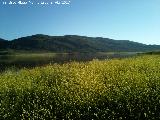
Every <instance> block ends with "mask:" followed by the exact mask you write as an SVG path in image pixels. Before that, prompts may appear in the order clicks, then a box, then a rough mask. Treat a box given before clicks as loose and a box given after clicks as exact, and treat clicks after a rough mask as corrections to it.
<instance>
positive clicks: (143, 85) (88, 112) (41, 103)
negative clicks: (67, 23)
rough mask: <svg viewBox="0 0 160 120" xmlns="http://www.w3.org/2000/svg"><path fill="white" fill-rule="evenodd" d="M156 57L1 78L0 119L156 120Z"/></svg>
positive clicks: (159, 64) (159, 60)
mask: <svg viewBox="0 0 160 120" xmlns="http://www.w3.org/2000/svg"><path fill="white" fill-rule="evenodd" d="M159 111H160V56H158V55H157V56H156V55H154V56H141V57H134V58H127V59H121V60H118V59H113V60H108V61H98V60H93V61H91V62H85V63H83V62H81V63H78V62H72V63H68V64H63V65H59V64H54V65H47V66H44V67H36V68H34V69H25V68H24V69H22V70H20V71H14V70H8V71H5V72H4V73H1V74H0V119H2V120H3V119H4V120H19V119H23V120H29V119H33V120H48V119H75V120H77V119H82V120H85V119H86V120H89V119H94V120H95V119H102V120H103V119H104V120H106V119H127V120H129V119H132V120H133V119H160V112H159Z"/></svg>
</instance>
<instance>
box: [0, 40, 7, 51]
mask: <svg viewBox="0 0 160 120" xmlns="http://www.w3.org/2000/svg"><path fill="white" fill-rule="evenodd" d="M8 43H9V42H8V41H7V40H4V39H1V38H0V50H1V49H7V47H8Z"/></svg>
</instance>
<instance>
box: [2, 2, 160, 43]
mask: <svg viewBox="0 0 160 120" xmlns="http://www.w3.org/2000/svg"><path fill="white" fill-rule="evenodd" d="M8 1H9V0H8ZM8 1H7V0H0V38H4V39H10V40H12V39H15V38H19V37H22V36H28V35H33V34H47V35H71V34H72V35H85V36H93V37H98V36H99V37H107V38H113V39H121V40H132V41H135V42H140V43H145V44H160V42H159V41H160V35H159V33H160V30H159V28H160V6H159V5H160V1H159V0H70V4H54V5H51V4H49V5H39V4H34V5H32V4H28V5H10V4H5V5H4V4H3V3H4V2H8ZM21 1H23V0H21ZM30 1H32V2H34V3H35V2H37V3H38V2H39V0H30ZM52 1H53V2H56V1H55V0H50V1H48V2H52ZM44 2H46V0H45V1H44ZM59 2H61V0H59Z"/></svg>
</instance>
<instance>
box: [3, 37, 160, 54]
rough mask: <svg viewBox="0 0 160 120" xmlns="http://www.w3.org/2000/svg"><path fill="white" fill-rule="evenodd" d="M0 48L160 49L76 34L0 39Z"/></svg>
mask: <svg viewBox="0 0 160 120" xmlns="http://www.w3.org/2000/svg"><path fill="white" fill-rule="evenodd" d="M0 49H3V50H7V49H11V50H18V51H46V52H47V51H50V52H142V51H152V50H160V46H158V45H145V44H141V43H137V42H132V41H128V40H113V39H109V38H101V37H85V36H77V35H66V36H48V35H41V34H37V35H32V36H28V37H22V38H19V39H15V40H12V41H4V40H1V41H0Z"/></svg>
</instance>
